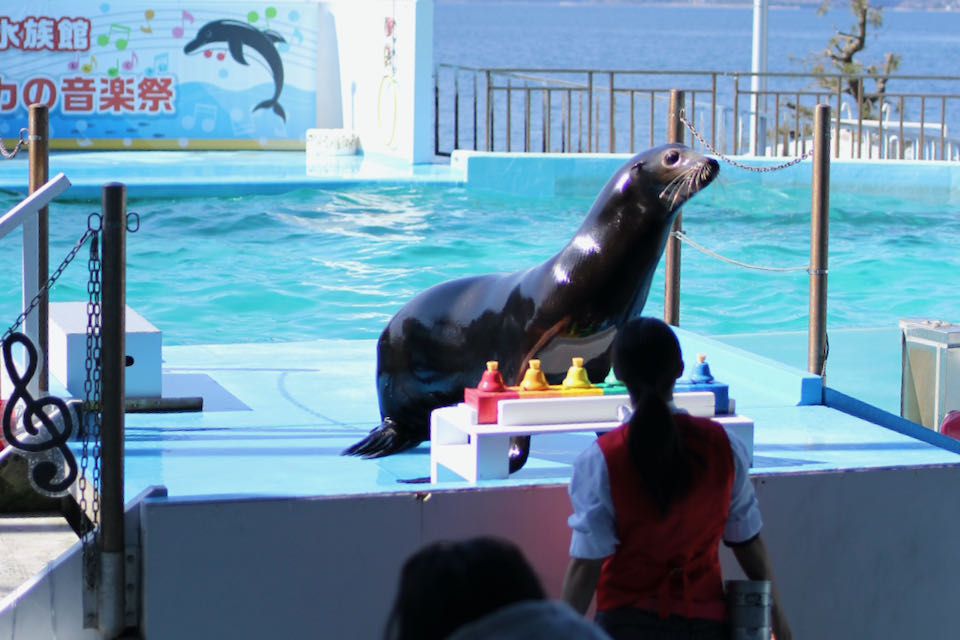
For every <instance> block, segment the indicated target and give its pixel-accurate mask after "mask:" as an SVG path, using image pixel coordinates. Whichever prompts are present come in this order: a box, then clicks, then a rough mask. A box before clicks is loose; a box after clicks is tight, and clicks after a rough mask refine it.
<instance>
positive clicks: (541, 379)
mask: <svg viewBox="0 0 960 640" xmlns="http://www.w3.org/2000/svg"><path fill="white" fill-rule="evenodd" d="M520 386H521V387H522V388H523V389H524V390H526V391H541V390H543V389H547V388H549V387H550V385H549V384H547V376H545V375H543V371H542V370H541V369H540V361H539V360H531V361H530V366H529V367H527V372H526V373H524V374H523V382H521V383H520Z"/></svg>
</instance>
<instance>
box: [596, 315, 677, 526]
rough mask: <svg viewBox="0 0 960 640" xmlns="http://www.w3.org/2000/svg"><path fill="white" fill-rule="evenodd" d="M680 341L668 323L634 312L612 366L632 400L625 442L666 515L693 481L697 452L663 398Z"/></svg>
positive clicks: (674, 369) (619, 339)
mask: <svg viewBox="0 0 960 640" xmlns="http://www.w3.org/2000/svg"><path fill="white" fill-rule="evenodd" d="M682 366H683V355H682V353H681V351H680V342H679V341H678V340H677V336H676V335H675V334H674V333H673V330H672V329H671V328H670V326H669V325H667V324H666V323H664V322H662V321H660V320H657V319H656V318H634V319H633V320H630V321H628V322H627V323H626V324H624V325H623V326H622V327H621V328H620V330H619V331H618V332H617V337H616V340H615V341H614V343H613V372H614V375H616V377H617V379H618V380H620V381H621V382H623V383H624V384H625V385H626V387H627V391H629V393H630V399H631V400H632V401H633V407H634V410H633V416H632V417H631V418H630V423H629V426H628V427H627V429H628V430H627V448H628V450H629V453H630V459H631V460H632V461H633V464H634V466H635V467H636V470H637V473H638V474H639V475H640V480H641V482H642V484H643V486H644V488H645V489H646V491H647V492H648V493H649V495H650V496H651V498H652V499H653V501H654V502H655V503H656V505H657V506H658V507H659V508H660V512H661V513H662V514H663V515H666V514H667V512H668V511H669V510H670V506H671V505H672V504H673V503H674V502H675V501H676V500H677V499H679V498H682V497H683V496H684V495H686V493H687V492H688V491H689V490H690V487H691V485H692V484H693V474H694V468H693V461H694V458H693V456H692V455H691V454H690V453H689V452H688V451H687V449H686V448H685V447H684V444H683V440H682V438H681V437H680V433H679V432H678V431H677V426H676V423H675V422H674V420H673V414H672V412H671V410H670V407H669V406H667V403H666V401H665V400H664V398H663V394H664V391H665V390H666V389H665V387H666V388H668V389H672V388H673V383H674V381H675V380H676V378H677V377H678V376H679V375H680V372H681V371H682Z"/></svg>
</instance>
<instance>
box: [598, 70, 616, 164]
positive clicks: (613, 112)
mask: <svg viewBox="0 0 960 640" xmlns="http://www.w3.org/2000/svg"><path fill="white" fill-rule="evenodd" d="M613 91H614V89H613V71H611V72H610V149H609V151H610V153H613V152H614V151H616V147H617V130H616V127H615V126H614V120H616V110H617V105H616V96H615V95H614V93H613ZM597 151H599V149H597Z"/></svg>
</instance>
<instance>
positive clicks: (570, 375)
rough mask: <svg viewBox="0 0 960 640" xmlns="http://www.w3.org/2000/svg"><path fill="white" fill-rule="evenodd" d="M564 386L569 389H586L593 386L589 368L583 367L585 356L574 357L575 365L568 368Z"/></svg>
mask: <svg viewBox="0 0 960 640" xmlns="http://www.w3.org/2000/svg"><path fill="white" fill-rule="evenodd" d="M563 386H565V387H567V388H568V389H585V388H589V387H592V386H593V385H591V384H590V378H588V377H587V370H586V369H584V368H583V358H573V365H572V366H571V367H570V368H569V369H567V377H566V378H564V379H563Z"/></svg>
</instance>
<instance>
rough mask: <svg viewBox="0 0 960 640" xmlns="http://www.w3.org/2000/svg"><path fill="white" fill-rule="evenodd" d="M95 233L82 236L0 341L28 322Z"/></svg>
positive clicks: (89, 232)
mask: <svg viewBox="0 0 960 640" xmlns="http://www.w3.org/2000/svg"><path fill="white" fill-rule="evenodd" d="M95 233H96V232H95V231H91V230H90V229H87V230H86V231H85V232H84V234H83V235H82V236H80V239H79V240H77V242H76V244H74V245H73V248H72V249H70V251H69V252H68V253H67V256H66V257H65V258H64V259H63V262H61V263H60V266H58V267H57V268H56V269H54V271H53V274H52V275H51V276H50V277H49V278H48V279H47V281H46V282H45V283H44V284H43V286H42V287H40V290H39V291H38V292H37V295H35V296H34V297H33V300H31V301H30V304H29V305H27V308H26V309H24V310H23V312H22V313H21V314H20V315H19V316H17V319H16V320H14V321H13V324H12V325H10V328H9V329H7V330H6V332H5V333H4V334H3V337H2V338H0V340H6V339H7V338H8V337H10V334H12V333H13V332H14V331H16V330H17V329H19V328H20V325H21V324H23V321H24V320H26V318H27V316H28V315H30V313H31V312H32V311H33V310H34V309H36V308H37V305H38V304H40V300H41V299H42V298H43V297H44V296H46V295H47V294H48V293H49V291H50V287H52V286H53V285H54V283H55V282H56V281H57V278H59V277H60V276H61V275H62V274H63V271H64V269H66V268H67V265H68V264H70V263H71V262H72V261H73V259H74V258H75V257H76V256H77V253H78V252H79V251H80V249H81V247H83V244H84V243H85V242H86V241H87V239H88V238H89V237H90V236H92V235H94V234H95Z"/></svg>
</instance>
